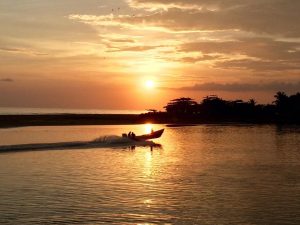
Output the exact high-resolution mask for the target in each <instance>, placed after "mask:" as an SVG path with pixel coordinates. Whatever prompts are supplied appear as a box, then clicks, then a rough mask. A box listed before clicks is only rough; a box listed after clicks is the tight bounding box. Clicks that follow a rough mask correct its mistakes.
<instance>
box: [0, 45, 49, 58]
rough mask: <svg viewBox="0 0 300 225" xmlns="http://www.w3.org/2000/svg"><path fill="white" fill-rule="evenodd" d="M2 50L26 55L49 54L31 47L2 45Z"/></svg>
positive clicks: (0, 49)
mask: <svg viewBox="0 0 300 225" xmlns="http://www.w3.org/2000/svg"><path fill="white" fill-rule="evenodd" d="M0 51H4V52H8V53H14V54H25V55H31V56H45V55H48V54H47V53H43V52H39V51H36V50H34V49H29V48H12V47H1V46H0Z"/></svg>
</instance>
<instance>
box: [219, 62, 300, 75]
mask: <svg viewBox="0 0 300 225" xmlns="http://www.w3.org/2000/svg"><path fill="white" fill-rule="evenodd" d="M215 67H217V68H225V69H246V70H253V71H257V72H259V71H285V70H288V71H291V70H296V71H298V70H300V61H296V62H289V61H261V60H252V59H240V60H227V61H223V62H217V63H216V64H215Z"/></svg>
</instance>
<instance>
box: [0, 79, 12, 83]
mask: <svg viewBox="0 0 300 225" xmlns="http://www.w3.org/2000/svg"><path fill="white" fill-rule="evenodd" d="M0 82H14V80H13V79H11V78H1V79H0Z"/></svg>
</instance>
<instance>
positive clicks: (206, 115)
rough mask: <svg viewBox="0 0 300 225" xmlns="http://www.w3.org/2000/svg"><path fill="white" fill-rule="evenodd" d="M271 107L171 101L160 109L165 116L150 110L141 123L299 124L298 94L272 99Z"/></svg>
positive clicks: (217, 100) (213, 100)
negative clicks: (148, 121)
mask: <svg viewBox="0 0 300 225" xmlns="http://www.w3.org/2000/svg"><path fill="white" fill-rule="evenodd" d="M274 98H275V100H274V102H273V103H272V104H257V102H256V101H255V100H254V99H250V100H249V101H243V100H233V101H230V100H224V99H222V98H221V97H218V96H216V95H210V96H206V97H205V98H203V100H202V101H201V102H199V103H198V102H196V101H195V100H194V99H192V98H189V97H182V98H177V99H173V100H171V101H170V102H168V103H167V105H166V106H165V107H164V109H165V110H166V111H165V112H158V111H156V110H150V111H149V113H147V114H142V115H141V116H140V119H141V120H145V121H146V120H151V121H153V122H158V123H199V122H200V123H205V122H246V123H300V93H299V92H298V93H296V94H294V95H290V96H288V95H287V94H286V93H284V92H277V93H276V94H275V95H274Z"/></svg>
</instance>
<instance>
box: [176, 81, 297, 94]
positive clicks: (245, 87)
mask: <svg viewBox="0 0 300 225" xmlns="http://www.w3.org/2000/svg"><path fill="white" fill-rule="evenodd" d="M171 89H174V88H171ZM175 89H177V90H187V91H228V92H243V91H272V92H274V91H290V92H295V91H299V90H300V81H299V82H295V83H287V82H269V83H267V82H264V83H215V82H211V83H202V84H195V85H193V86H188V87H181V88H175Z"/></svg>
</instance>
